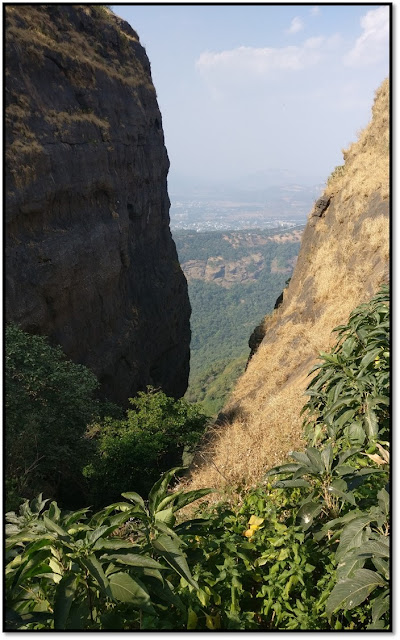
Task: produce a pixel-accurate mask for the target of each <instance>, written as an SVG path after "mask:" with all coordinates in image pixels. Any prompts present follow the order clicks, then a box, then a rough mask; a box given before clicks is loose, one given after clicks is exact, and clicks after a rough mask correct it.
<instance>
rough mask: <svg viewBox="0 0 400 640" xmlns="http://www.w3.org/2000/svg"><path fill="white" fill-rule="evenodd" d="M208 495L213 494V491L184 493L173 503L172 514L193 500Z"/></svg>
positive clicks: (202, 490) (199, 490) (196, 490)
mask: <svg viewBox="0 0 400 640" xmlns="http://www.w3.org/2000/svg"><path fill="white" fill-rule="evenodd" d="M209 493H215V489H194V490H193V491H186V492H185V493H183V494H181V495H179V496H178V499H177V500H176V501H175V502H174V504H173V505H172V508H173V510H174V512H175V511H178V510H179V509H182V508H183V507H186V505H188V504H191V503H192V502H194V501H195V500H198V499H199V498H203V497H204V496H208V494H209Z"/></svg>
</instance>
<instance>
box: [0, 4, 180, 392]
mask: <svg viewBox="0 0 400 640" xmlns="http://www.w3.org/2000/svg"><path fill="white" fill-rule="evenodd" d="M5 27H6V40H5V41H6V161H7V162H6V199H7V202H6V204H7V215H6V316H7V320H12V321H15V322H17V323H18V324H19V325H20V326H21V327H22V328H24V329H25V330H27V331H30V332H33V333H40V334H46V335H48V336H50V339H51V341H52V342H54V343H59V344H61V346H62V348H63V349H64V351H65V353H66V354H67V356H68V357H69V358H71V359H72V360H74V361H75V362H80V363H82V364H84V365H86V366H88V367H89V368H90V369H92V370H93V371H94V373H95V374H96V375H97V376H98V378H99V380H100V382H101V384H102V387H103V390H104V391H105V392H106V394H107V395H108V397H109V398H111V399H113V400H115V401H119V402H122V403H126V400H127V398H128V397H129V396H130V395H133V394H134V393H135V392H136V391H137V390H138V389H142V388H144V387H145V385H147V384H153V385H156V386H161V387H162V388H163V389H164V390H165V392H166V393H168V394H170V395H174V396H176V397H177V396H181V395H183V393H184V392H185V390H186V387H187V379H188V372H189V342H190V328H189V317H190V305H189V299H188V294H187V285H186V280H185V277H184V275H183V273H182V271H181V269H180V266H179V263H178V258H177V254H176V250H175V245H174V242H173V240H172V237H171V233H170V229H169V199H168V194H167V173H168V168H169V161H168V156H167V152H166V149H165V146H164V137H163V131H162V124H161V115H160V111H159V109H158V105H157V100H156V95H155V90H154V87H153V84H152V80H151V73H150V64H149V61H148V58H147V56H146V53H145V51H144V49H143V47H142V46H141V45H140V43H139V39H138V36H137V34H136V33H135V32H134V31H133V29H132V28H131V27H130V26H129V25H128V24H127V23H126V22H124V21H122V20H120V19H119V18H117V17H116V16H115V15H114V14H113V13H112V12H111V11H110V10H108V9H107V8H105V7H102V6H88V5H60V4H54V5H31V6H26V5H13V6H10V5H9V6H8V7H6V21H5Z"/></svg>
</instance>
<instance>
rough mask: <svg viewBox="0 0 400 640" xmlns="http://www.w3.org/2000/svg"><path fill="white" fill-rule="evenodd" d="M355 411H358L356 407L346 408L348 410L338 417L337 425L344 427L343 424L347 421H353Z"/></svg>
mask: <svg viewBox="0 0 400 640" xmlns="http://www.w3.org/2000/svg"><path fill="white" fill-rule="evenodd" d="M355 413H356V410H355V409H346V411H343V413H342V414H341V415H340V416H339V417H338V418H336V420H335V425H336V426H337V427H340V428H342V427H343V425H345V424H346V422H351V421H352V419H353V417H354V415H355Z"/></svg>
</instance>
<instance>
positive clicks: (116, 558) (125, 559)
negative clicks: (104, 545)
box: [100, 553, 165, 569]
mask: <svg viewBox="0 0 400 640" xmlns="http://www.w3.org/2000/svg"><path fill="white" fill-rule="evenodd" d="M100 559H101V560H103V561H104V562H119V563H122V564H126V565H129V566H131V567H146V568H149V569H165V567H163V566H162V565H161V564H160V563H159V562H157V560H153V558H149V557H148V556H141V555H139V554H138V553H106V554H103V555H102V556H101V558H100Z"/></svg>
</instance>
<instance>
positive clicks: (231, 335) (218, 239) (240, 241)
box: [174, 226, 303, 415]
mask: <svg viewBox="0 0 400 640" xmlns="http://www.w3.org/2000/svg"><path fill="white" fill-rule="evenodd" d="M302 228H303V227H301V226H300V227H296V229H295V230H285V231H282V229H274V230H269V231H266V230H262V231H261V230H260V231H255V230H251V231H248V232H246V231H226V232H218V231H213V232H204V233H196V232H193V231H180V232H175V234H174V239H175V242H176V246H177V250H178V255H179V260H180V263H181V266H182V268H183V270H184V273H185V275H186V277H187V279H188V286H189V298H190V302H191V305H192V316H191V330H192V340H191V363H190V378H189V389H188V391H187V393H186V396H185V397H186V399H187V400H189V401H190V402H201V404H202V406H203V408H204V410H205V412H206V413H207V414H209V415H215V414H216V413H217V412H218V411H219V410H220V409H221V408H222V406H223V404H224V400H225V399H226V398H227V396H228V394H229V392H230V390H231V389H232V387H233V385H234V383H235V381H236V380H237V378H238V377H239V376H240V374H241V373H243V371H244V368H245V366H246V362H247V359H248V357H249V353H250V351H249V346H248V342H249V337H250V335H251V333H252V331H253V329H254V328H255V327H256V326H257V325H258V324H259V322H260V321H261V320H262V318H263V316H265V314H266V313H271V312H272V311H273V308H274V305H275V302H276V300H277V298H278V296H279V295H280V294H281V292H282V290H283V289H284V288H285V286H286V283H287V281H288V279H289V278H290V276H291V273H292V270H293V267H294V264H295V260H296V257H297V254H298V251H299V247H300V239H301V230H302Z"/></svg>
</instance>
